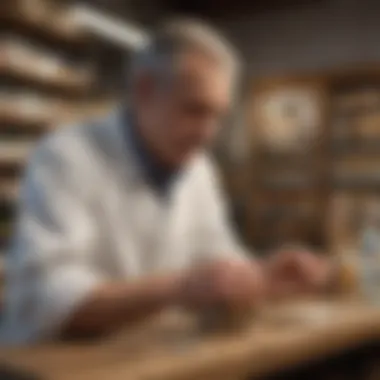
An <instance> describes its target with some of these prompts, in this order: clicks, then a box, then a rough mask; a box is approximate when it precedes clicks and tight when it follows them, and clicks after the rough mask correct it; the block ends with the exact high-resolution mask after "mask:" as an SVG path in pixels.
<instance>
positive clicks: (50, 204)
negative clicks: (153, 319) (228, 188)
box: [2, 112, 243, 343]
mask: <svg viewBox="0 0 380 380" xmlns="http://www.w3.org/2000/svg"><path fill="white" fill-rule="evenodd" d="M122 128H123V125H122V123H121V117H120V114H119V112H115V113H114V114H112V115H111V116H109V117H107V118H105V119H104V120H101V121H98V122H96V123H92V124H91V123H89V124H87V125H82V126H75V127H70V128H65V129H61V130H59V131H58V132H56V133H54V134H52V135H50V136H48V137H47V138H46V139H44V140H43V141H42V143H40V144H39V145H38V147H37V149H36V150H35V151H34V153H33V154H32V156H31V158H30V160H29V165H28V167H27V170H26V175H25V178H24V183H23V186H22V191H21V200H20V209H19V216H18V223H17V226H16V231H15V235H14V239H13V241H12V244H11V247H10V250H9V252H8V254H7V265H6V267H7V269H6V270H7V272H6V299H5V309H4V316H3V325H2V330H3V331H2V340H3V342H10V343H20V342H21V343H25V342H30V341H36V340H41V339H46V338H51V337H54V335H55V334H56V333H57V332H58V331H59V328H60V326H61V324H62V323H63V321H64V320H65V318H67V317H68V316H69V315H70V314H71V313H72V312H73V311H74V309H75V308H76V307H78V305H79V304H80V303H81V302H83V300H84V299H85V297H87V296H88V295H89V293H90V292H91V291H92V290H93V289H94V288H95V287H96V286H98V285H99V284H101V283H104V282H106V281H108V280H116V279H126V280H130V279H133V278H135V277H138V276H144V275H149V274H152V273H158V272H168V271H177V270H181V269H184V268H186V267H189V266H190V265H193V264H194V263H195V262H197V261H199V260H205V259H207V260H209V259H213V258H216V257H219V258H220V257H223V256H225V255H237V256H238V257H241V255H242V254H243V249H242V248H241V247H240V246H239V244H238V243H237V242H236V239H235V238H234V237H233V234H232V232H231V230H230V228H229V226H228V224H227V221H226V216H225V210H224V202H223V199H222V196H221V193H220V191H219V186H218V184H217V178H216V175H215V172H214V169H213V166H212V164H211V162H210V160H209V159H208V158H207V156H206V155H204V154H203V153H202V154H201V153H200V154H199V155H198V156H197V157H195V158H194V159H193V160H192V162H190V163H189V165H188V167H186V168H185V170H184V173H183V174H182V175H181V176H179V178H178V180H177V181H176V182H175V184H174V185H173V187H172V188H171V193H170V196H169V197H168V199H163V198H161V197H160V196H159V195H157V194H156V193H155V192H154V191H153V189H152V188H151V186H150V185H149V183H148V182H147V181H146V178H145V177H144V173H143V170H142V168H141V167H140V166H139V163H138V160H137V159H136V157H134V155H133V154H132V149H128V146H127V145H126V144H127V143H128V141H125V139H123V137H122Z"/></svg>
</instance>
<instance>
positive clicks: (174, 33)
mask: <svg viewBox="0 0 380 380" xmlns="http://www.w3.org/2000/svg"><path fill="white" fill-rule="evenodd" d="M184 51H189V52H191V51H196V52H200V53H202V54H205V55H208V56H210V57H212V58H213V59H215V60H216V61H217V62H218V63H220V64H221V65H223V66H224V67H225V68H226V70H228V71H229V72H230V73H231V75H232V76H233V77H234V79H235V77H236V76H237V75H238V73H239V71H240V62H239V58H238V56H237V54H236V52H235V50H234V49H233V47H232V46H231V45H230V44H229V42H228V41H227V40H226V39H225V38H224V37H223V36H222V35H221V34H219V33H218V32H217V31H216V30H214V29H213V28H212V27H210V26H209V25H206V24H205V23H203V22H201V21H197V20H175V21H171V22H168V23H166V24H164V25H163V27H162V28H161V29H159V30H158V31H157V33H155V34H154V35H153V37H152V38H151V39H150V41H149V42H148V43H147V44H146V45H145V46H144V47H143V48H141V49H139V50H138V51H136V52H135V54H134V56H132V63H131V64H132V66H131V75H132V78H131V79H132V80H133V78H135V77H136V76H137V75H138V74H139V73H140V72H142V71H147V70H149V71H153V72H157V73H158V74H159V73H161V74H162V73H163V72H165V71H168V70H169V69H170V66H171V63H173V61H174V59H175V56H176V55H178V54H179V53H181V52H184Z"/></svg>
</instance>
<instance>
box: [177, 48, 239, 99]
mask: <svg viewBox="0 0 380 380" xmlns="http://www.w3.org/2000/svg"><path fill="white" fill-rule="evenodd" d="M177 68H178V70H177V76H176V77H177V79H178V83H179V84H180V85H181V86H186V89H187V90H188V91H192V90H197V91H206V92H209V91H214V92H219V93H225V94H229V93H230V92H231V89H232V84H233V83H232V77H231V75H230V73H229V72H228V70H227V69H226V68H225V67H224V66H223V65H221V64H218V63H217V62H215V61H213V60H211V59H209V58H208V57H207V56H206V57H205V56H202V55H196V54H194V55H191V54H189V55H188V56H186V57H184V59H182V60H181V61H179V62H178V67H177Z"/></svg>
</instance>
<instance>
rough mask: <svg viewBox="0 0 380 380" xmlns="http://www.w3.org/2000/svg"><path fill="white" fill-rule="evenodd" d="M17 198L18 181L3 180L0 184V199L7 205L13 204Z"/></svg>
mask: <svg viewBox="0 0 380 380" xmlns="http://www.w3.org/2000/svg"><path fill="white" fill-rule="evenodd" d="M18 196H19V184H18V181H11V180H4V179H1V182H0V199H1V200H2V201H5V202H8V203H15V202H17V200H18Z"/></svg>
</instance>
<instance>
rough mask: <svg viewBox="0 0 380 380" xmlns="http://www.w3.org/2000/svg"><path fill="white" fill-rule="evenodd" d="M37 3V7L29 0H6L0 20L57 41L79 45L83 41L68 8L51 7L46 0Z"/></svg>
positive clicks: (81, 33)
mask: <svg viewBox="0 0 380 380" xmlns="http://www.w3.org/2000/svg"><path fill="white" fill-rule="evenodd" d="M39 3H40V4H39V6H38V7H37V6H36V4H35V2H32V1H30V0H12V1H11V2H10V1H8V2H7V4H5V7H4V5H2V6H3V7H4V8H5V9H4V10H2V11H1V12H0V21H1V23H2V24H8V25H9V26H14V27H16V28H18V29H20V28H22V29H27V30H28V31H29V32H31V33H36V34H38V35H40V36H43V37H46V38H48V39H49V40H52V39H53V40H56V41H57V42H64V43H68V44H75V45H78V44H79V45H81V44H82V43H83V42H84V41H85V38H84V37H85V36H84V33H83V31H82V30H81V28H80V27H79V25H77V24H76V23H75V21H74V18H73V17H72V16H71V15H70V12H69V10H67V9H66V10H64V9H62V7H59V8H57V7H52V6H51V2H48V1H39ZM44 4H45V5H44Z"/></svg>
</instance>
